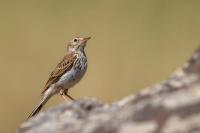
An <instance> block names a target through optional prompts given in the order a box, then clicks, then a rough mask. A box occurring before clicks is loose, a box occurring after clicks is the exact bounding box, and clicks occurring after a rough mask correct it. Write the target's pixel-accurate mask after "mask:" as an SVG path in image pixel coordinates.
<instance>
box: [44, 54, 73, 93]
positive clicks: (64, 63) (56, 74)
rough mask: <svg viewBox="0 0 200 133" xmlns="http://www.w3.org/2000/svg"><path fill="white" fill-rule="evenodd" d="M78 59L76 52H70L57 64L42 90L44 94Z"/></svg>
mask: <svg viewBox="0 0 200 133" xmlns="http://www.w3.org/2000/svg"><path fill="white" fill-rule="evenodd" d="M75 60H76V56H75V54H74V53H72V52H71V53H69V54H67V55H66V56H64V58H63V59H62V60H61V62H60V63H59V64H58V65H57V66H56V68H55V69H54V71H53V72H52V73H51V74H50V76H49V79H48V81H47V82H46V84H45V87H44V90H43V91H42V95H43V94H44V93H45V91H46V90H47V89H48V88H49V87H50V86H51V85H52V84H54V83H55V82H57V81H58V80H59V78H60V77H61V76H62V75H63V74H64V73H65V72H66V71H68V70H70V69H71V68H72V66H73V64H74V62H75Z"/></svg>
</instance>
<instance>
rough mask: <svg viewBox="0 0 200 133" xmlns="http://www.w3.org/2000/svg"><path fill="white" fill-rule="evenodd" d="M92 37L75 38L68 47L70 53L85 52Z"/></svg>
mask: <svg viewBox="0 0 200 133" xmlns="http://www.w3.org/2000/svg"><path fill="white" fill-rule="evenodd" d="M90 38H91V37H85V38H82V37H75V38H73V39H72V40H71V41H70V42H69V43H68V46H67V49H68V51H70V52H73V51H83V50H84V48H85V46H86V43H87V41H88V40H89V39H90Z"/></svg>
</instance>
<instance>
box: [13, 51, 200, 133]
mask: <svg viewBox="0 0 200 133" xmlns="http://www.w3.org/2000/svg"><path fill="white" fill-rule="evenodd" d="M199 74H200V48H199V49H198V50H197V51H195V53H194V54H193V55H192V57H191V58H190V59H189V60H188V61H187V62H186V64H185V65H183V67H182V68H180V69H178V70H177V71H176V72H175V73H174V74H172V75H171V76H170V77H169V78H168V79H167V80H165V81H163V82H162V83H160V84H157V85H154V86H151V87H148V88H145V89H144V90H142V91H141V92H139V93H137V94H132V95H130V96H128V97H125V98H123V99H122V100H119V101H117V102H114V103H112V104H103V103H101V102H100V101H98V100H96V99H95V98H84V99H81V100H79V101H76V102H63V103H62V104H60V105H58V106H56V107H53V108H51V109H49V110H47V111H46V112H42V113H40V114H39V115H38V116H36V117H34V118H32V119H30V120H28V121H25V122H24V123H22V124H21V125H20V126H19V128H18V129H17V131H16V132H17V133H200V82H199V81H200V78H199Z"/></svg>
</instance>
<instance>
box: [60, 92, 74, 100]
mask: <svg viewBox="0 0 200 133" xmlns="http://www.w3.org/2000/svg"><path fill="white" fill-rule="evenodd" d="M60 95H61V96H62V97H63V99H65V100H67V97H68V98H69V99H71V100H72V101H76V100H75V99H74V98H73V97H71V96H70V95H69V94H68V89H66V90H63V89H61V90H60Z"/></svg>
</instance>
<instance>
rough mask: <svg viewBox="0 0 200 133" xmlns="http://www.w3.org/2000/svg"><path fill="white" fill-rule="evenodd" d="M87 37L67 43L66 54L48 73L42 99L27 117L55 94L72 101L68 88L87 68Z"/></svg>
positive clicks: (76, 38)
mask: <svg viewBox="0 0 200 133" xmlns="http://www.w3.org/2000/svg"><path fill="white" fill-rule="evenodd" d="M89 39H90V37H87V38H81V37H75V38H74V39H73V40H71V41H70V42H69V43H68V46H67V54H66V55H65V56H64V58H63V59H62V60H61V62H60V63H59V64H58V65H57V66H56V68H55V69H54V70H53V72H52V73H51V74H50V76H49V79H48V81H47V82H46V84H45V87H44V90H43V91H42V99H41V101H40V102H39V104H38V105H37V106H36V107H35V108H34V110H33V111H32V113H31V114H30V115H29V116H28V118H30V117H32V116H35V115H36V114H37V113H38V112H39V111H40V110H41V108H42V107H43V106H44V105H45V103H46V102H47V101H48V100H49V99H50V98H51V97H52V96H53V95H55V94H58V93H60V95H61V96H62V97H63V98H64V99H66V98H67V97H68V98H70V99H71V100H73V101H74V98H72V97H71V96H70V95H69V94H68V90H69V89H70V88H71V87H73V86H74V85H75V84H76V83H78V82H79V81H80V80H81V78H82V77H83V75H84V74H85V72H86V70H87V57H86V55H85V52H84V48H85V46H86V43H87V41H88V40H89Z"/></svg>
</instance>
